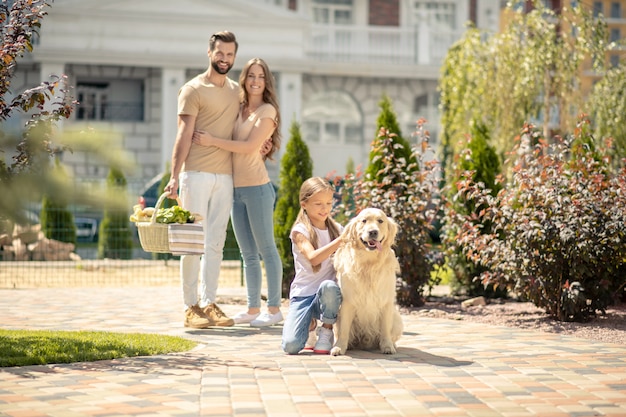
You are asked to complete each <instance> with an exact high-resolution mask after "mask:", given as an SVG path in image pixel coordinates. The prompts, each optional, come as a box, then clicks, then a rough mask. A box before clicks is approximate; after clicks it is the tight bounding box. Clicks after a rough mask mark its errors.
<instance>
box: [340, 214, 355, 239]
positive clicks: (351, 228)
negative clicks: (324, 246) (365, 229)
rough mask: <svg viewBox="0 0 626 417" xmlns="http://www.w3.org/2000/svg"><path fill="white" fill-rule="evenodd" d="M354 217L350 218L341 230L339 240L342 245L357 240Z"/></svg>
mask: <svg viewBox="0 0 626 417" xmlns="http://www.w3.org/2000/svg"><path fill="white" fill-rule="evenodd" d="M356 223H357V222H356V217H354V218H352V220H350V221H349V222H348V224H347V225H346V227H344V228H343V232H342V233H341V240H342V241H343V242H344V243H348V244H351V243H353V242H355V241H356V240H358V236H357V231H356Z"/></svg>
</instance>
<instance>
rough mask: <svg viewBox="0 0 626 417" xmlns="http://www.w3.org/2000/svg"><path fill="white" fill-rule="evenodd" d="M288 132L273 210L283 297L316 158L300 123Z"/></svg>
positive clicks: (293, 269) (288, 281)
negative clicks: (302, 189)
mask: <svg viewBox="0 0 626 417" xmlns="http://www.w3.org/2000/svg"><path fill="white" fill-rule="evenodd" d="M289 135H290V138H289V142H287V146H286V147H285V154H284V155H283V157H282V159H281V161H280V187H279V188H278V198H277V200H276V209H275V210H274V235H275V236H276V245H277V246H278V253H279V254H280V258H281V260H282V263H283V287H282V289H283V291H282V292H283V297H288V296H289V287H290V286H291V282H292V281H293V278H294V276H295V268H294V263H293V254H292V253H291V239H290V238H289V233H290V232H291V227H292V226H293V223H294V222H295V221H296V217H297V216H298V212H299V211H300V200H299V199H300V186H301V185H302V183H303V182H304V181H305V180H306V179H308V178H310V177H311V176H313V160H312V159H311V155H310V153H309V148H308V146H307V145H306V143H305V142H304V140H302V135H301V134H300V125H299V124H298V123H297V122H296V121H295V120H294V121H293V122H292V123H291V127H290V128H289Z"/></svg>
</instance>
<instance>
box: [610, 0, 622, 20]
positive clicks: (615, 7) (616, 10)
mask: <svg viewBox="0 0 626 417" xmlns="http://www.w3.org/2000/svg"><path fill="white" fill-rule="evenodd" d="M611 18H613V19H621V18H622V5H621V4H620V3H618V2H616V1H614V2H612V3H611Z"/></svg>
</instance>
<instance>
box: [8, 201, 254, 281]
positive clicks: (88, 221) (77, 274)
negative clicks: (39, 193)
mask: <svg viewBox="0 0 626 417" xmlns="http://www.w3.org/2000/svg"><path fill="white" fill-rule="evenodd" d="M133 204H135V203H133ZM70 207H73V206H71V205H70ZM39 210H40V209H39V205H37V204H34V205H33V206H32V207H27V208H25V209H24V215H23V216H22V217H23V218H24V219H23V220H22V221H21V222H19V224H18V223H16V222H12V221H7V220H0V288H33V287H51V286H65V285H72V286H76V285H84V286H125V285H171V284H176V285H177V284H178V282H179V281H180V278H179V275H180V274H179V262H180V260H179V257H174V256H172V255H170V254H155V253H149V252H146V251H144V250H143V248H142V247H141V244H140V241H139V236H138V233H137V228H136V227H135V226H134V223H132V222H130V220H129V222H128V225H127V228H128V230H127V231H125V232H126V233H125V234H126V236H128V233H130V235H131V240H132V243H131V244H130V248H129V247H128V239H126V240H125V242H124V243H123V244H120V246H123V247H124V248H125V249H124V250H125V251H126V255H125V256H124V258H130V259H104V256H103V255H102V254H99V250H98V245H99V241H100V239H101V236H100V234H101V232H100V226H101V222H102V215H103V213H102V212H99V211H98V210H93V209H92V210H84V209H80V208H72V209H70V210H69V212H70V213H71V214H72V218H73V223H74V227H68V228H67V229H70V230H63V231H62V232H67V234H69V235H70V236H72V237H75V241H76V243H67V242H68V241H70V242H71V241H73V240H74V239H72V238H69V239H62V240H61V239H58V240H57V239H54V238H51V236H50V235H51V234H50V233H49V231H48V233H44V232H43V231H42V230H41V224H40V219H39V214H40V212H39ZM131 212H132V208H131V207H129V213H128V214H129V216H130V213H131ZM55 232H57V233H53V234H54V235H56V236H63V235H64V233H58V232H60V231H59V230H55ZM46 234H48V236H46ZM108 246H109V248H111V247H112V249H113V251H112V252H113V253H115V241H113V242H112V243H111V242H110V241H109V242H108ZM110 252H111V251H110ZM220 282H222V283H224V285H233V286H234V285H243V266H242V261H241V256H240V253H239V247H238V245H237V242H236V239H235V237H234V233H233V231H232V227H231V225H230V223H229V227H228V232H227V239H226V244H225V248H224V261H223V262H222V272H221V276H220Z"/></svg>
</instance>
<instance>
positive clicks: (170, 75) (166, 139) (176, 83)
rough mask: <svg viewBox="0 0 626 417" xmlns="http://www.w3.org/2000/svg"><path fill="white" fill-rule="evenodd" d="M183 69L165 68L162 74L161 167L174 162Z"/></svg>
mask: <svg viewBox="0 0 626 417" xmlns="http://www.w3.org/2000/svg"><path fill="white" fill-rule="evenodd" d="M185 81H186V79H185V70H184V69H183V68H163V69H162V74H161V166H162V167H163V169H165V167H166V166H167V164H168V163H169V162H170V161H171V160H172V150H173V149H174V141H175V140H176V129H177V116H176V113H177V110H178V90H179V89H180V87H182V86H183V84H184V83H185Z"/></svg>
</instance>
